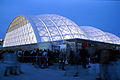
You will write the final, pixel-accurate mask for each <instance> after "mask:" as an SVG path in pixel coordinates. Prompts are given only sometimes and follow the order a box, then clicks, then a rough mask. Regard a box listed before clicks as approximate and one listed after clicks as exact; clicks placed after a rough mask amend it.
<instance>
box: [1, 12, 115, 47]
mask: <svg viewBox="0 0 120 80" xmlns="http://www.w3.org/2000/svg"><path fill="white" fill-rule="evenodd" d="M75 38H79V39H87V40H94V41H101V42H107V43H113V42H111V38H110V37H109V36H108V35H106V33H104V32H103V31H101V30H99V29H97V28H94V27H90V26H82V27H79V26H78V25H77V24H75V23H74V22H73V21H71V20H69V19H68V18H65V17H63V16H59V15H56V14H44V15H36V16H18V17H16V18H15V19H14V20H13V21H12V22H11V23H10V25H9V27H8V30H7V32H6V36H5V39H4V44H3V47H7V46H16V45H25V44H32V43H38V42H49V41H58V40H61V41H64V40H66V39H75ZM115 44H117V42H115Z"/></svg>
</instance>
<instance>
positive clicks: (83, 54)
mask: <svg viewBox="0 0 120 80" xmlns="http://www.w3.org/2000/svg"><path fill="white" fill-rule="evenodd" d="M88 57H89V55H88V52H87V50H86V49H85V47H83V46H82V49H81V50H80V58H81V62H82V67H83V68H86V64H87V58H88Z"/></svg>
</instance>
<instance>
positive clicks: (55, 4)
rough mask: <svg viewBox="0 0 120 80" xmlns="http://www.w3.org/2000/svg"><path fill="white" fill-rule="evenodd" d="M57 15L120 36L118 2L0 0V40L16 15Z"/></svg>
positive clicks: (90, 0) (119, 6)
mask: <svg viewBox="0 0 120 80" xmlns="http://www.w3.org/2000/svg"><path fill="white" fill-rule="evenodd" d="M40 14H58V15H61V16H64V17H67V18H69V19H71V20H72V21H74V22H75V23H76V24H77V25H79V26H93V27H95V28H98V29H101V30H102V31H105V32H110V33H112V34H115V35H117V36H119V37H120V1H119V0H0V38H2V39H4V37H5V33H6V31H7V28H8V27H9V24H10V23H11V21H12V20H13V19H14V18H15V17H17V16H19V15H40Z"/></svg>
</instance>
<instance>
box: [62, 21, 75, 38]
mask: <svg viewBox="0 0 120 80" xmlns="http://www.w3.org/2000/svg"><path fill="white" fill-rule="evenodd" d="M61 20H62V19H61ZM62 22H63V24H64V25H65V26H66V27H67V29H68V30H69V31H70V35H71V37H72V38H74V36H73V34H72V32H71V30H70V29H69V28H68V26H67V25H66V24H65V22H64V21H63V20H62Z"/></svg>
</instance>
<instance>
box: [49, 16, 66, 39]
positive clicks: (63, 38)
mask: <svg viewBox="0 0 120 80" xmlns="http://www.w3.org/2000/svg"><path fill="white" fill-rule="evenodd" d="M47 18H48V19H49V20H50V21H51V22H52V23H53V24H54V25H55V27H56V28H57V30H58V32H59V33H60V35H61V38H62V40H63V41H64V38H63V35H62V33H61V31H60V30H59V28H58V26H57V25H56V24H55V23H54V21H53V20H51V19H50V18H49V17H47Z"/></svg>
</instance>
